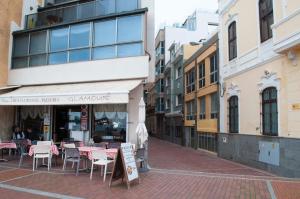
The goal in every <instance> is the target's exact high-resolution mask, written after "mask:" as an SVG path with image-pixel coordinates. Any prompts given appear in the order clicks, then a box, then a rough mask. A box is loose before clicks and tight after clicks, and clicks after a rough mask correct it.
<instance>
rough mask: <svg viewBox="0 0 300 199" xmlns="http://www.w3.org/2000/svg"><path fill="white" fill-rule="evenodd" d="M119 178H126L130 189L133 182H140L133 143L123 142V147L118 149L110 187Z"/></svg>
mask: <svg viewBox="0 0 300 199" xmlns="http://www.w3.org/2000/svg"><path fill="white" fill-rule="evenodd" d="M119 179H122V182H124V179H125V182H126V184H127V188H128V189H129V188H130V183H131V182H133V181H138V183H140V178H139V173H138V170H137V166H136V162H135V158H134V153H133V145H132V144H130V143H124V144H121V148H120V149H119V150H118V154H117V157H116V160H115V162H114V167H113V171H112V174H111V178H110V181H109V187H111V185H112V183H113V181H117V180H119Z"/></svg>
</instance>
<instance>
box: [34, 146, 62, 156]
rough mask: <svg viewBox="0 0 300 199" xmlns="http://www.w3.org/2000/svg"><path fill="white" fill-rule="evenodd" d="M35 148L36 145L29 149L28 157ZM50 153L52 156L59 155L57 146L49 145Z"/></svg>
mask: <svg viewBox="0 0 300 199" xmlns="http://www.w3.org/2000/svg"><path fill="white" fill-rule="evenodd" d="M35 146H37V145H32V146H31V147H30V149H29V153H28V155H29V156H32V155H33V149H34V147H35ZM51 153H52V154H54V155H59V151H58V148H57V146H56V145H55V144H54V145H51Z"/></svg>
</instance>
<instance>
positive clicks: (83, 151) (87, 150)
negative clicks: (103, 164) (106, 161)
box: [78, 146, 118, 160]
mask: <svg viewBox="0 0 300 199" xmlns="http://www.w3.org/2000/svg"><path fill="white" fill-rule="evenodd" d="M78 149H79V152H80V155H83V156H86V157H87V158H88V159H89V160H92V151H97V150H101V151H102V150H104V151H105V152H106V155H107V157H109V158H111V159H115V156H116V154H117V153H118V149H105V148H101V147H89V146H84V147H78Z"/></svg>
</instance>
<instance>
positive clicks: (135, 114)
mask: <svg viewBox="0 0 300 199" xmlns="http://www.w3.org/2000/svg"><path fill="white" fill-rule="evenodd" d="M142 97H143V85H142V84H141V85H139V86H138V87H137V88H135V89H134V90H133V91H131V92H130V94H129V103H128V105H127V111H128V141H129V142H131V143H133V144H137V135H136V132H135V131H136V128H137V125H138V121H139V102H140V100H141V98H142Z"/></svg>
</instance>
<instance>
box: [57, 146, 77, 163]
mask: <svg viewBox="0 0 300 199" xmlns="http://www.w3.org/2000/svg"><path fill="white" fill-rule="evenodd" d="M66 148H72V149H74V148H76V146H75V143H69V144H64V145H63V146H62V150H61V159H62V160H64V155H65V149H66ZM72 168H73V165H72Z"/></svg>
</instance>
